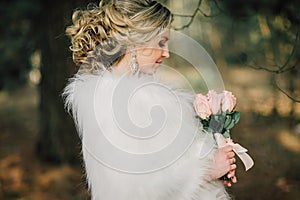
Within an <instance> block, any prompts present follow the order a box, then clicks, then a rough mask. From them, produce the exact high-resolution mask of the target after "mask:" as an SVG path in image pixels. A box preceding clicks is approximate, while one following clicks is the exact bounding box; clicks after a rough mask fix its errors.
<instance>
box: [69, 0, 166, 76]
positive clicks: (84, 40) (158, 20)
mask: <svg viewBox="0 0 300 200" xmlns="http://www.w3.org/2000/svg"><path fill="white" fill-rule="evenodd" d="M171 21H172V15H171V13H170V11H169V10H168V9H167V8H166V7H164V6H163V5H161V4H160V3H158V2H156V1H152V0H112V1H106V0H101V1H100V3H99V6H96V5H89V6H88V7H87V9H86V10H76V11H75V12H74V13H73V16H72V22H73V25H71V26H69V27H68V28H67V29H66V34H67V36H69V37H70V38H71V46H70V49H71V51H72V52H73V61H74V63H75V64H76V65H77V66H80V68H79V70H80V71H82V72H84V73H94V72H95V71H99V70H107V69H108V70H109V69H110V68H111V66H112V65H113V64H115V63H118V62H119V61H120V60H121V59H122V58H123V57H124V55H125V52H126V50H127V47H128V46H130V45H132V46H137V45H143V44H145V43H147V42H149V41H150V40H151V39H153V38H154V37H156V36H157V35H158V34H159V33H160V32H162V30H163V29H164V28H168V27H169V26H170V24H171Z"/></svg>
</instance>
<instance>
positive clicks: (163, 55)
mask: <svg viewBox="0 0 300 200" xmlns="http://www.w3.org/2000/svg"><path fill="white" fill-rule="evenodd" d="M162 57H164V58H169V57H170V53H169V47H168V46H167V47H166V48H164V49H163V52H162Z"/></svg>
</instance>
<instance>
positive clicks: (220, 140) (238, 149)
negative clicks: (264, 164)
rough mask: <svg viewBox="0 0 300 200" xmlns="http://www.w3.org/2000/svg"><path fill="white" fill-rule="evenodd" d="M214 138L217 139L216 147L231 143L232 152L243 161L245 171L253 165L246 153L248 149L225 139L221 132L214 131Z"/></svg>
mask: <svg viewBox="0 0 300 200" xmlns="http://www.w3.org/2000/svg"><path fill="white" fill-rule="evenodd" d="M215 139H216V141H217V144H218V147H219V148H222V147H224V146H226V145H231V146H232V147H233V151H234V153H236V155H237V156H238V157H239V158H240V159H241V161H242V162H243V164H244V166H245V169H246V171H248V170H249V169H250V168H251V167H253V165H254V161H253V159H252V158H251V157H250V156H249V155H248V154H247V153H246V152H247V151H248V150H247V149H246V148H244V147H242V146H241V145H240V144H238V143H234V142H233V141H232V140H230V141H226V139H225V137H224V136H223V135H222V134H221V133H215Z"/></svg>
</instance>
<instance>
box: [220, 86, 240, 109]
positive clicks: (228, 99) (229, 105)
mask: <svg viewBox="0 0 300 200" xmlns="http://www.w3.org/2000/svg"><path fill="white" fill-rule="evenodd" d="M221 103H222V111H223V112H226V110H228V111H229V112H231V111H232V110H233V109H234V107H235V105H236V98H235V96H234V95H233V94H232V93H231V92H228V91H226V90H224V92H223V98H222V102H221Z"/></svg>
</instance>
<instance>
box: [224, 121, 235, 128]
mask: <svg viewBox="0 0 300 200" xmlns="http://www.w3.org/2000/svg"><path fill="white" fill-rule="evenodd" d="M235 124H236V123H235V121H234V120H233V119H232V120H231V121H230V124H229V125H228V126H227V127H226V129H227V130H229V129H232V128H233V127H234V125H235Z"/></svg>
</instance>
